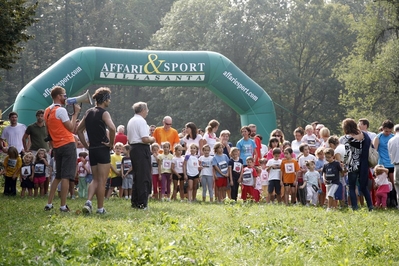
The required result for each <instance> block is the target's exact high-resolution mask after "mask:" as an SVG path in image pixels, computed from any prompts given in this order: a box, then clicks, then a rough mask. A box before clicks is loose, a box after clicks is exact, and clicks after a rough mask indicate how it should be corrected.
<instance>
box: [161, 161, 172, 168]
mask: <svg viewBox="0 0 399 266" xmlns="http://www.w3.org/2000/svg"><path fill="white" fill-rule="evenodd" d="M171 167H172V161H171V160H163V161H162V168H163V169H165V170H169V169H170V168H171Z"/></svg>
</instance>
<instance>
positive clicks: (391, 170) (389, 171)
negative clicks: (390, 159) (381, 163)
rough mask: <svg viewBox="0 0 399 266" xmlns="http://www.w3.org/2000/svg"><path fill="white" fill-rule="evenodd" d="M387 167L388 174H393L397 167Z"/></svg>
mask: <svg viewBox="0 0 399 266" xmlns="http://www.w3.org/2000/svg"><path fill="white" fill-rule="evenodd" d="M387 169H388V174H391V173H393V171H394V170H395V167H388V168H387Z"/></svg>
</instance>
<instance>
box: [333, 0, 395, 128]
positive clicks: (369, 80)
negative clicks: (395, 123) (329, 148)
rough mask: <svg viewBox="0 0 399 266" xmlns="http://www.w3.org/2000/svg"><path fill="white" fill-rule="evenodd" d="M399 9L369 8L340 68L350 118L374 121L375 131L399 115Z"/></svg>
mask: <svg viewBox="0 0 399 266" xmlns="http://www.w3.org/2000/svg"><path fill="white" fill-rule="evenodd" d="M398 7H399V2H398V3H396V4H395V3H394V1H381V2H378V3H370V4H368V5H367V9H366V13H365V14H364V15H362V16H361V17H359V21H358V22H357V23H354V25H353V27H352V28H353V30H355V31H356V32H357V34H358V38H357V42H356V45H355V47H354V49H353V50H352V51H351V54H350V55H349V56H348V57H347V58H345V59H344V60H343V62H342V65H341V66H340V67H339V68H338V69H337V73H338V75H339V78H340V80H341V81H342V82H343V83H344V84H345V93H344V94H343V95H342V99H341V102H342V103H343V104H344V105H345V106H348V107H350V108H348V109H347V111H348V112H347V115H348V116H351V117H355V118H360V117H363V116H364V117H368V118H369V119H370V120H371V121H372V122H374V123H372V125H373V130H376V129H377V127H378V126H379V125H380V124H381V122H382V121H383V120H385V119H386V118H389V119H392V120H394V118H396V117H397V115H398V110H397V109H396V108H393V107H394V106H395V105H396V101H397V98H398V93H399V74H398V73H399V56H398V52H397V51H398V49H399V38H398V36H399V35H398V33H399V31H398V29H399V13H398V12H399V8H398Z"/></svg>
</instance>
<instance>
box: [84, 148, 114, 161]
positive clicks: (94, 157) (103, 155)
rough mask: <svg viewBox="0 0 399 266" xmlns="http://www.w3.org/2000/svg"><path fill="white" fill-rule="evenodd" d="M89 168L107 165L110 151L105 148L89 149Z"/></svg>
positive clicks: (109, 159)
mask: <svg viewBox="0 0 399 266" xmlns="http://www.w3.org/2000/svg"><path fill="white" fill-rule="evenodd" d="M89 161H90V166H95V165H97V164H107V163H110V162H111V154H110V149H109V148H108V147H107V146H101V147H90V148H89Z"/></svg>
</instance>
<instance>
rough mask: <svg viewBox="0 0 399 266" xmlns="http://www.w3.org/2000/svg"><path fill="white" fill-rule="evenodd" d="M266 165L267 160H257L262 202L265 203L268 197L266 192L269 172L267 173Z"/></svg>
mask: <svg viewBox="0 0 399 266" xmlns="http://www.w3.org/2000/svg"><path fill="white" fill-rule="evenodd" d="M266 163H267V160H266V159H265V158H262V159H260V160H259V164H260V168H261V173H260V181H261V186H262V200H266V201H267V198H268V196H269V193H268V192H267V191H268V187H269V172H268V171H267V166H266Z"/></svg>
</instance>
